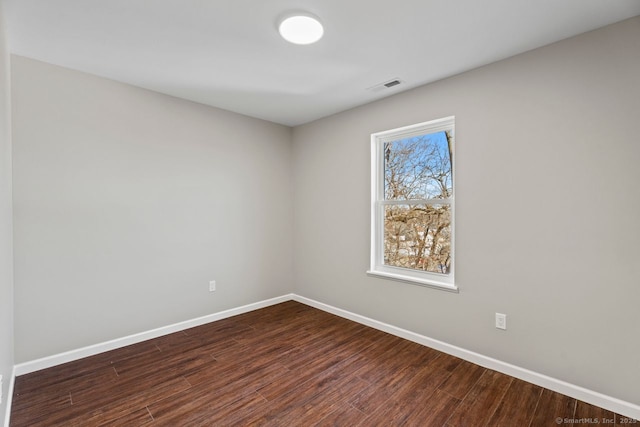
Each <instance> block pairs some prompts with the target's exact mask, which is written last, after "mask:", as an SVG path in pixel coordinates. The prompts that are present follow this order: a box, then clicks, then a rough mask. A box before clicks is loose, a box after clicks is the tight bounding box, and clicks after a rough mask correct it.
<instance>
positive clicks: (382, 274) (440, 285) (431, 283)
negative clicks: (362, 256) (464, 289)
mask: <svg viewBox="0 0 640 427" xmlns="http://www.w3.org/2000/svg"><path fill="white" fill-rule="evenodd" d="M367 275H369V276H372V277H378V278H382V279H391V280H396V281H398V282H404V283H410V284H412V285H419V286H425V287H428V288H433V289H439V290H441V291H447V292H454V293H458V292H460V291H459V290H458V287H457V286H456V285H454V284H451V283H444V282H438V281H436V280H429V279H420V278H417V277H411V276H406V275H404V274H397V273H388V272H386V271H375V270H368V271H367Z"/></svg>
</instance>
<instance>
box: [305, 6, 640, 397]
mask: <svg viewBox="0 0 640 427" xmlns="http://www.w3.org/2000/svg"><path fill="white" fill-rule="evenodd" d="M489 48H490V47H489ZM639 76H640V17H638V18H635V19H632V20H628V21H625V22H622V23H619V24H616V25H613V26H608V27H605V28H602V29H600V30H597V31H594V32H591V33H587V34H583V35H580V36H578V37H575V38H572V39H568V40H565V41H562V42H559V43H556V44H553V45H550V46H547V47H544V48H541V49H537V50H535V51H531V52H528V53H526V54H523V55H519V56H516V57H513V58H511V59H508V60H504V61H501V62H498V63H495V64H492V65H488V66H485V67H482V68H479V69H476V70H473V71H470V72H468V73H465V74H461V75H458V76H456V77H453V78H449V79H447V80H444V81H440V82H438V83H435V84H431V85H427V86H424V87H421V88H418V89H415V90H411V91H408V92H405V93H402V94H398V95H396V96H393V97H390V98H387V99H384V100H382V101H379V102H376V103H373V104H369V105H366V106H363V107H359V108H355V109H353V110H350V111H347V112H344V113H341V114H337V115H335V116H332V117H328V118H326V119H323V120H319V121H316V122H313V123H310V124H307V125H304V126H300V127H297V128H295V129H294V132H293V141H294V145H293V152H294V156H293V165H294V185H295V188H294V191H295V196H294V210H295V228H294V240H295V244H294V254H295V255H294V269H295V274H294V277H295V283H296V286H297V289H296V292H298V293H299V294H301V295H304V296H306V297H310V298H313V299H316V300H319V301H322V302H325V303H328V304H332V305H334V306H337V307H341V308H344V309H347V310H350V311H352V312H355V313H358V314H361V315H365V316H369V317H372V318H374V319H377V320H380V321H383V322H387V323H390V324H393V325H395V326H399V327H402V328H406V329H408V330H411V331H415V332H417V333H420V334H423V335H426V336H429V337H432V338H436V339H439V340H442V341H445V342H447V343H450V344H453V345H457V346H460V347H463V348H466V349H469V350H472V351H476V352H478V353H481V354H484V355H488V356H491V357H494V358H496V359H499V360H502V361H506V362H509V363H512V364H515V365H517V366H521V367H524V368H528V369H531V370H533V371H536V372H540V373H543V374H547V375H550V376H552V377H555V378H559V379H562V380H565V381H568V382H570V383H573V384H577V385H580V386H583V387H586V388H589V389H592V390H596V391H599V392H602V393H605V394H608V395H610V396H614V397H618V398H621V399H624V400H627V401H630V402H633V403H636V404H640V387H639V386H638V384H640V364H639V363H638V354H639V353H640V339H638V337H639V335H638V334H639V330H640V317H638V302H639V301H640V286H638V277H640V262H638V260H639V259H640V245H639V244H638V242H640V227H638V212H640V192H639V190H638V182H640V167H639V162H640V144H639V143H638V142H639V140H638V135H640V121H639V119H640V80H639ZM400 77H402V76H400ZM450 115H455V116H456V137H457V140H456V144H457V147H456V156H457V159H456V163H457V171H456V179H457V181H456V186H457V187H456V192H457V193H456V231H457V237H456V279H457V284H458V285H459V287H460V293H459V294H453V293H449V292H444V291H439V290H434V289H429V288H423V287H419V286H413V285H409V284H405V283H400V282H395V281H389V280H384V279H378V278H372V277H368V276H367V275H366V274H365V271H366V270H367V268H368V262H369V222H370V221H369V215H370V213H369V207H370V200H369V194H370V190H369V188H370V183H369V178H370V165H369V161H370V158H369V153H370V148H369V144H370V134H371V133H372V132H378V131H382V130H387V129H392V128H396V127H400V126H404V125H410V124H414V123H419V122H423V121H427V120H432V119H437V118H441V117H446V116H450ZM495 312H502V313H506V314H507V315H508V330H507V331H506V332H505V331H500V330H497V329H495V328H494V313H495Z"/></svg>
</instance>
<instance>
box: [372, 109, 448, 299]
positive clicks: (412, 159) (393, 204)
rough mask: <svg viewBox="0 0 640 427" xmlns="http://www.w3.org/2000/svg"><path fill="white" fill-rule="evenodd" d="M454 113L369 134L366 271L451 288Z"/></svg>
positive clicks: (376, 274) (391, 277)
mask: <svg viewBox="0 0 640 427" xmlns="http://www.w3.org/2000/svg"><path fill="white" fill-rule="evenodd" d="M454 138H455V136H454V117H447V118H444V119H439V120H434V121H430V122H426V123H420V124H417V125H413V126H407V127H403V128H399V129H393V130H389V131H385V132H379V133H374V134H373V135H371V268H370V270H369V271H368V272H367V273H368V274H371V275H375V276H382V277H385V278H390V279H395V280H401V281H405V282H411V283H416V284H419V285H424V286H431V287H437V288H442V289H446V290H450V291H457V289H458V288H457V287H456V286H455V284H454V278H453V269H454V251H453V249H454V238H453V237H454V179H453V178H454V177H453V172H454V168H453V165H454V162H453V159H454V155H453V153H454Z"/></svg>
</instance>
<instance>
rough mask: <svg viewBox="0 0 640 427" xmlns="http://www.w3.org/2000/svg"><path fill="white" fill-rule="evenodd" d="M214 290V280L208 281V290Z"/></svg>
mask: <svg viewBox="0 0 640 427" xmlns="http://www.w3.org/2000/svg"><path fill="white" fill-rule="evenodd" d="M215 290H216V281H215V280H212V281H210V282H209V292H213V291H215Z"/></svg>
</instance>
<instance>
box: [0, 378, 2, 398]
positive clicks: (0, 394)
mask: <svg viewBox="0 0 640 427" xmlns="http://www.w3.org/2000/svg"><path fill="white" fill-rule="evenodd" d="M0 405H2V375H0Z"/></svg>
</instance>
